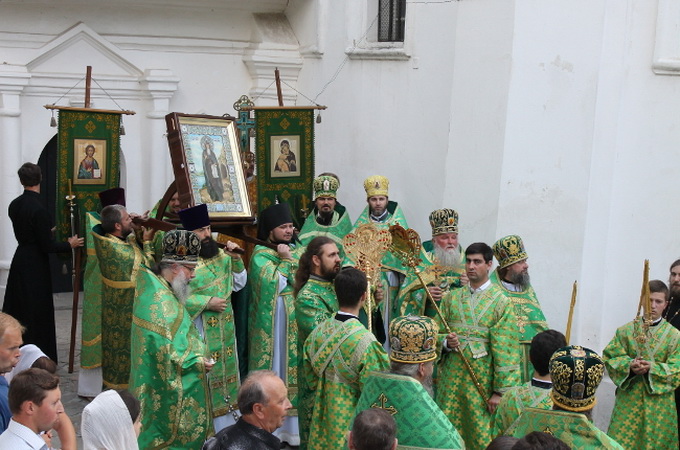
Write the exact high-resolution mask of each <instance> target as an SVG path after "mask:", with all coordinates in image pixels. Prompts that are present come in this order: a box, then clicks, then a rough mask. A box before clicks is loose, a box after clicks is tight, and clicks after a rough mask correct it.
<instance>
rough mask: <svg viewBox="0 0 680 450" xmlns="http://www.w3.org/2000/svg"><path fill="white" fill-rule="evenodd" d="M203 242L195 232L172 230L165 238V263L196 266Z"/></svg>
mask: <svg viewBox="0 0 680 450" xmlns="http://www.w3.org/2000/svg"><path fill="white" fill-rule="evenodd" d="M200 251H201V241H200V239H198V236H197V235H196V233H194V232H193V231H187V230H172V231H168V232H167V233H165V236H163V259H162V261H163V262H177V263H183V264H196V263H197V262H198V252H200Z"/></svg>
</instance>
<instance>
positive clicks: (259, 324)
mask: <svg viewBox="0 0 680 450" xmlns="http://www.w3.org/2000/svg"><path fill="white" fill-rule="evenodd" d="M291 252H292V256H293V259H292V260H287V259H281V258H280V257H279V255H278V253H277V252H276V251H275V250H272V249H270V248H267V247H263V246H261V245H257V246H255V250H254V252H253V254H252V256H251V258H250V268H249V270H248V274H249V277H248V278H249V280H250V288H251V297H250V310H249V312H248V369H249V370H250V371H251V372H252V371H253V370H262V369H266V370H275V371H278V368H275V367H273V364H274V352H275V340H277V339H280V338H281V337H279V336H276V335H275V332H274V328H275V326H276V323H275V317H276V305H277V301H278V299H279V298H281V301H282V302H283V303H282V304H283V306H284V309H285V316H286V323H285V324H280V325H284V326H283V328H282V329H285V339H286V342H285V351H286V354H285V355H280V357H281V358H282V359H283V360H284V361H287V369H288V370H287V373H280V374H279V376H280V377H281V378H282V379H283V380H284V381H285V382H286V386H287V388H288V398H289V399H290V402H291V403H292V404H293V409H291V410H290V411H289V412H288V415H289V416H297V403H298V402H297V397H298V382H297V380H298V341H297V339H298V331H297V322H296V320H295V301H294V299H293V282H294V279H295V272H296V271H297V267H298V261H299V259H300V255H301V254H302V253H303V252H304V247H302V246H297V247H296V248H294V249H291Z"/></svg>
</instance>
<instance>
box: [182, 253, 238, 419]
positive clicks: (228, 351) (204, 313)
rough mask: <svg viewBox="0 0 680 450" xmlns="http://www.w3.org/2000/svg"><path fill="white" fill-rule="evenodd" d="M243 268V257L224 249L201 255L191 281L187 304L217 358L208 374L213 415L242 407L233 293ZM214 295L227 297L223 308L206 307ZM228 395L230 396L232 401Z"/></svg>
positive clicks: (214, 357)
mask: <svg viewBox="0 0 680 450" xmlns="http://www.w3.org/2000/svg"><path fill="white" fill-rule="evenodd" d="M243 270H245V267H244V266H243V261H242V260H241V259H240V258H239V259H237V260H235V261H234V260H232V258H231V256H230V255H228V254H226V253H225V252H224V251H223V250H221V249H220V250H219V253H218V254H217V255H215V256H213V257H212V258H208V259H206V258H199V260H198V265H197V266H196V270H195V272H194V275H195V276H194V278H193V279H192V280H191V281H190V282H189V287H190V288H191V296H189V298H188V299H187V302H186V305H185V306H186V309H187V312H188V313H189V315H190V316H191V319H192V320H196V319H198V318H199V316H200V321H201V324H202V325H203V340H204V342H205V344H206V346H207V351H208V354H209V356H210V357H211V358H212V359H213V360H215V365H214V366H213V368H212V369H211V370H210V375H209V376H208V385H209V387H210V397H211V399H212V403H211V404H212V415H213V417H219V416H223V415H225V414H227V413H228V412H229V406H231V407H232V408H233V409H234V410H236V409H238V404H237V402H236V399H237V397H238V388H239V386H240V384H241V382H240V376H239V365H238V352H237V351H236V332H235V330H234V311H233V309H232V306H231V294H232V290H233V286H234V278H233V273H234V272H236V273H239V272H241V271H243ZM212 297H219V298H224V299H226V300H227V306H226V309H225V310H224V311H223V312H221V313H218V312H215V311H210V310H207V309H206V307H207V306H208V302H210V299H211V298H212ZM227 398H228V399H230V401H229V404H228V403H227V400H226V399H227Z"/></svg>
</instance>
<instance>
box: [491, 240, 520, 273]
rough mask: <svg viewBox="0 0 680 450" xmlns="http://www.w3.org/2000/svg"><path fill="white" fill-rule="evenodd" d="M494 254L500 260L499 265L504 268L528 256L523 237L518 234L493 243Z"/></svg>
mask: <svg viewBox="0 0 680 450" xmlns="http://www.w3.org/2000/svg"><path fill="white" fill-rule="evenodd" d="M493 254H494V255H495V256H496V259H497V260H498V267H499V268H500V269H503V268H505V267H508V266H509V265H512V264H515V263H516V262H519V261H524V260H525V259H527V258H528V256H527V252H526V250H524V243H523V242H522V238H521V237H519V236H517V235H516V234H511V235H510V236H505V237H503V238H500V239H499V240H497V241H496V243H495V244H493Z"/></svg>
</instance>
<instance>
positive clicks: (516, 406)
mask: <svg viewBox="0 0 680 450" xmlns="http://www.w3.org/2000/svg"><path fill="white" fill-rule="evenodd" d="M566 345H567V340H566V338H565V337H564V335H563V334H562V333H560V332H559V331H556V330H546V331H541V332H540V333H538V334H537V335H536V336H534V338H533V339H532V340H531V348H530V350H529V358H530V359H531V363H532V364H533V366H534V376H533V378H532V379H531V381H529V382H528V383H525V384H523V385H521V386H516V387H513V388H510V389H509V390H508V391H506V392H505V394H503V397H501V402H500V403H499V405H498V408H496V412H495V413H494V415H493V420H492V424H493V432H492V434H491V435H492V436H493V437H496V436H499V435H502V434H503V432H504V431H505V430H507V429H508V428H510V426H511V425H512V424H513V423H514V422H515V421H516V420H517V419H518V418H519V416H521V415H522V412H523V411H524V410H525V409H526V408H538V409H552V406H553V402H552V398H551V397H550V391H551V389H552V380H551V379H550V368H549V365H550V357H552V355H553V353H555V351H557V350H558V349H560V348H562V347H566Z"/></svg>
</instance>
